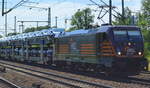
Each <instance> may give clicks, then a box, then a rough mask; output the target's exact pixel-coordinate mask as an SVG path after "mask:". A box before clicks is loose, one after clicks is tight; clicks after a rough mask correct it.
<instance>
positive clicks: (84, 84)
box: [0, 62, 113, 88]
mask: <svg viewBox="0 0 150 88" xmlns="http://www.w3.org/2000/svg"><path fill="white" fill-rule="evenodd" d="M0 64H1V65H3V66H5V67H6V68H8V69H12V70H15V71H18V72H22V73H25V74H28V75H31V76H35V77H38V78H41V79H45V80H49V81H52V82H55V83H59V84H62V85H65V86H68V87H71V88H113V87H112V86H107V85H103V84H100V83H99V84H98V83H92V82H88V81H85V80H80V79H77V78H71V77H67V76H63V75H60V74H56V73H51V72H42V71H37V70H33V69H30V68H25V67H21V66H16V65H12V64H8V63H4V62H0Z"/></svg>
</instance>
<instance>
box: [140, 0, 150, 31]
mask: <svg viewBox="0 0 150 88" xmlns="http://www.w3.org/2000/svg"><path fill="white" fill-rule="evenodd" d="M142 15H143V18H142V21H144V26H145V27H147V28H148V27H149V26H150V0H142ZM140 21H141V20H140ZM140 21H139V22H140ZM139 26H141V25H139Z"/></svg>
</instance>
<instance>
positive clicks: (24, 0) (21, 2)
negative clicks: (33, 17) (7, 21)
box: [2, 0, 29, 16]
mask: <svg viewBox="0 0 150 88" xmlns="http://www.w3.org/2000/svg"><path fill="white" fill-rule="evenodd" d="M28 1H29V0H21V1H20V2H18V3H17V4H16V5H15V6H13V7H12V8H10V9H9V10H8V11H4V2H5V1H4V0H2V16H4V15H5V14H7V13H9V12H11V11H12V10H13V9H15V8H17V7H19V6H21V5H22V4H24V3H26V2H28Z"/></svg>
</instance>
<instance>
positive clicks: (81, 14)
mask: <svg viewBox="0 0 150 88" xmlns="http://www.w3.org/2000/svg"><path fill="white" fill-rule="evenodd" d="M93 22H94V15H92V11H91V9H90V8H86V9H83V10H81V11H80V10H79V11H77V12H76V13H75V14H74V15H73V16H72V20H71V25H72V26H73V27H71V28H70V30H75V29H84V28H85V29H87V28H89V27H90V26H91V24H92V23H93Z"/></svg>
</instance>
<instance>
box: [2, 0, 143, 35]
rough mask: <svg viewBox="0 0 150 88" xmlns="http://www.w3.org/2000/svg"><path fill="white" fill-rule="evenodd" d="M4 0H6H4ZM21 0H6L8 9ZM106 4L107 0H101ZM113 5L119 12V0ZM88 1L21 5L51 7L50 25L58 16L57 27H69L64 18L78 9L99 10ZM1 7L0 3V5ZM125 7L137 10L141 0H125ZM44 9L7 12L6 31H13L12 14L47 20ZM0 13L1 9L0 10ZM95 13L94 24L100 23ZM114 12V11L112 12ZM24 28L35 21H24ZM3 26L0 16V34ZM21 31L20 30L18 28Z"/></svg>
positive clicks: (31, 0) (54, 0)
mask: <svg viewBox="0 0 150 88" xmlns="http://www.w3.org/2000/svg"><path fill="white" fill-rule="evenodd" d="M5 1H6V0H5ZM20 1H21V0H7V8H8V9H10V8H12V7H13V6H15V5H16V4H17V3H18V2H20ZM93 1H95V2H96V3H98V4H100V5H104V4H103V3H102V2H100V0H93ZM103 1H105V2H106V3H107V4H108V2H109V0H103ZM112 1H113V6H116V7H117V8H116V9H115V10H116V11H119V12H121V0H112ZM91 4H93V3H92V2H90V0H28V2H27V3H24V4H23V5H26V6H36V7H41V8H46V9H47V8H49V7H50V8H51V14H52V26H55V17H56V16H57V17H58V27H59V28H69V27H70V26H71V25H70V20H68V21H67V24H66V25H65V19H71V17H72V15H73V14H74V13H75V12H76V11H78V9H84V8H87V7H88V8H91V9H92V10H95V9H96V10H99V9H97V8H98V7H97V6H95V5H91ZM0 7H1V5H0ZM125 7H129V8H130V9H131V10H132V11H133V12H137V11H138V10H140V8H141V0H125ZM46 9H39V8H32V9H31V8H29V7H25V6H20V7H18V8H16V9H14V10H12V11H11V12H10V13H8V14H7V16H8V33H10V32H13V29H14V16H16V17H17V21H22V20H23V21H37V20H40V21H47V19H48V15H47V14H48V11H47V10H46ZM0 14H1V10H0ZM92 14H93V15H95V19H94V21H95V24H96V23H98V24H102V23H103V22H102V21H100V20H97V15H98V14H99V12H94V11H93V12H92ZM114 14H115V13H114ZM103 20H104V21H105V22H106V23H107V22H108V15H106V16H105V17H104V18H103ZM19 25H21V24H20V23H19V22H17V31H18V32H19ZM24 25H25V28H27V27H33V26H34V27H36V25H37V23H24ZM43 25H47V23H39V26H43ZM4 28H5V17H4V16H3V17H2V16H0V35H3V34H4V33H5V32H4ZM20 32H21V30H20Z"/></svg>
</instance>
